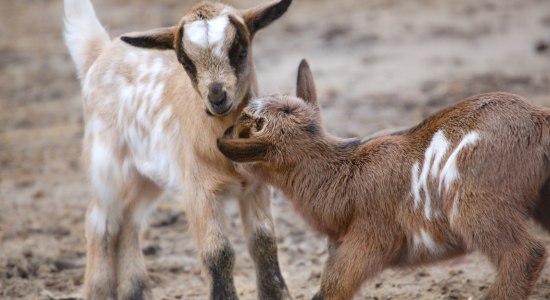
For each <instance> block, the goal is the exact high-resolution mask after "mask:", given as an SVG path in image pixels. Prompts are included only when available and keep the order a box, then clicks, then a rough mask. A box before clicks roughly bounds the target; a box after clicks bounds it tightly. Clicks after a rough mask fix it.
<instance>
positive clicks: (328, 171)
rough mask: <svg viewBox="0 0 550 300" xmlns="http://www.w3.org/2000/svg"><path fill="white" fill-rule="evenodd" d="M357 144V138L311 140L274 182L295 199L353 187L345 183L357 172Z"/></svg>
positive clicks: (325, 194)
mask: <svg viewBox="0 0 550 300" xmlns="http://www.w3.org/2000/svg"><path fill="white" fill-rule="evenodd" d="M357 147H358V143H357V142H356V140H354V139H353V140H352V139H340V138H336V137H332V136H329V135H327V136H324V137H323V138H322V139H319V140H316V141H314V142H313V143H312V144H310V145H309V147H308V148H310V149H309V150H308V151H307V152H305V153H302V155H300V157H299V159H297V160H296V163H294V164H292V165H290V166H285V168H284V169H285V170H281V172H279V174H278V176H277V179H276V180H277V182H276V183H274V184H275V185H278V187H279V188H280V189H281V190H282V191H283V192H284V193H285V194H286V195H287V196H288V197H290V198H295V199H296V201H302V200H306V199H317V198H319V197H329V198H330V197H334V196H336V195H334V193H333V192H334V191H337V190H349V189H350V187H347V186H346V185H348V184H350V182H351V181H352V180H349V179H350V176H351V177H353V176H355V175H356V173H357V172H358V170H357V167H358V161H357V157H356V153H357V152H356V151H355V150H356V148H357ZM330 192H332V193H330ZM327 200H328V199H327ZM329 201H330V200H329Z"/></svg>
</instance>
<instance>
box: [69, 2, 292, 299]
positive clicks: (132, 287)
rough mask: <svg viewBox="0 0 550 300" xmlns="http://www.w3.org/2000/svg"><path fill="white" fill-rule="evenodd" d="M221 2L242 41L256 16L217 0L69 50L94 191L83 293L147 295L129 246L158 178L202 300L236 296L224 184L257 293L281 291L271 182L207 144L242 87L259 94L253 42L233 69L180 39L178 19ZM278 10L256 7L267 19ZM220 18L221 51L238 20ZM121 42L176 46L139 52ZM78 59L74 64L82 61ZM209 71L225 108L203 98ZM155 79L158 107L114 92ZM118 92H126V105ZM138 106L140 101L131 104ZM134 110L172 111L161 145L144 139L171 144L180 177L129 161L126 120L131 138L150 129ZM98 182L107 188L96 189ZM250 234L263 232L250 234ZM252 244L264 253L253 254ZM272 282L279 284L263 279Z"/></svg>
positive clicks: (205, 12) (206, 14)
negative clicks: (201, 283)
mask: <svg viewBox="0 0 550 300" xmlns="http://www.w3.org/2000/svg"><path fill="white" fill-rule="evenodd" d="M289 4H290V1H283V2H279V1H274V2H271V3H270V4H269V5H267V6H263V7H264V8H265V9H273V7H279V6H280V5H283V6H285V10H286V7H288V5H289ZM224 9H227V11H228V13H229V14H231V17H232V19H231V20H232V22H233V23H235V22H239V26H241V27H239V28H240V30H241V31H242V32H244V38H246V39H247V44H246V45H247V47H251V44H252V36H251V34H250V33H249V30H248V29H246V30H243V26H245V25H244V24H246V20H245V18H247V17H257V16H256V15H254V14H251V12H250V11H249V10H245V11H239V10H236V9H234V8H231V7H229V6H226V5H224V4H219V3H216V4H213V3H210V2H203V3H201V4H198V5H196V6H195V7H194V8H193V9H192V10H191V11H190V12H189V13H187V14H186V15H185V16H184V17H183V18H182V21H181V22H180V24H179V25H177V26H173V27H167V28H159V29H155V30H150V31H146V32H141V33H133V34H128V35H124V36H123V37H122V38H116V39H114V40H112V41H108V40H103V41H101V43H100V42H98V41H97V40H90V41H88V43H87V48H88V49H89V51H87V53H86V54H85V57H78V53H77V55H76V56H74V57H73V58H74V59H75V62H76V64H77V67H79V70H81V71H82V72H81V75H82V86H83V96H84V101H83V102H84V115H85V118H86V131H85V137H84V151H83V152H84V155H83V156H84V161H85V163H86V165H87V166H88V169H89V173H90V174H91V176H90V177H91V178H92V182H93V184H94V185H93V187H94V192H95V194H96V195H97V197H96V198H95V199H94V200H93V201H92V202H91V204H90V207H89V209H88V212H87V225H86V238H87V256H88V257H87V266H86V275H85V283H84V290H85V295H86V298H87V299H101V300H104V299H151V298H152V296H153V295H152V291H151V285H150V283H149V280H148V278H147V272H146V268H145V263H144V260H143V255H142V252H141V248H140V245H139V244H140V243H139V233H140V229H141V225H140V224H141V222H144V218H145V213H144V212H143V211H144V210H147V209H148V208H150V207H151V206H152V205H153V203H154V202H155V200H156V199H157V198H158V196H159V194H160V193H161V192H162V191H163V190H165V189H175V190H176V191H177V192H180V193H181V197H182V200H183V202H184V204H185V206H186V212H187V217H188V219H189V222H190V224H191V228H192V230H193V233H194V236H195V240H196V243H197V247H198V250H199V251H198V252H199V255H200V258H201V261H202V263H203V266H204V274H205V275H206V276H207V279H208V282H209V284H210V297H211V298H212V299H236V298H237V292H236V290H235V287H234V284H233V276H232V271H233V263H234V253H233V250H232V248H231V244H230V243H229V241H228V240H227V238H226V236H225V234H224V232H223V211H222V210H221V205H220V201H222V200H224V199H225V198H227V197H228V196H230V195H233V194H234V195H235V196H236V197H238V199H239V203H240V208H241V214H242V218H243V224H244V227H245V228H244V229H245V234H246V236H247V240H248V243H249V248H250V251H251V253H252V256H253V258H254V262H255V263H256V266H257V274H258V278H259V279H258V289H259V291H258V294H259V295H265V294H266V293H270V297H271V298H272V299H283V298H290V295H289V293H288V291H287V288H286V285H285V283H284V280H282V277H281V276H280V270H279V265H278V260H277V246H276V244H275V233H274V228H273V221H272V216H271V212H270V194H269V189H268V187H267V186H266V185H265V184H262V183H258V182H256V181H255V180H254V179H251V178H247V177H243V176H242V175H240V174H238V173H237V172H236V171H235V168H234V165H233V164H232V162H231V161H229V160H228V159H226V158H225V157H224V156H223V155H222V154H220V153H219V152H218V151H217V150H216V146H215V144H214V143H215V140H216V137H217V136H219V135H220V134H221V133H222V132H223V131H224V129H225V128H227V127H228V126H229V125H230V124H232V123H233V122H234V121H235V119H236V118H237V117H238V116H239V114H240V112H241V111H242V109H243V107H244V106H245V105H246V104H247V102H248V100H249V98H250V97H251V96H252V95H255V94H256V93H257V83H256V75H255V72H254V66H253V57H252V51H248V55H247V56H246V57H245V61H244V62H243V65H244V67H243V68H242V69H241V70H240V71H239V72H235V70H234V69H233V67H232V66H231V64H230V63H229V60H228V58H227V57H214V55H212V54H209V53H208V51H206V49H198V48H197V47H194V46H193V45H191V44H190V43H188V42H186V41H183V39H184V38H183V32H182V30H183V26H184V24H185V23H186V22H189V21H193V20H197V19H209V18H212V17H214V16H217V15H218V14H219V13H220V12H221V11H222V10H224ZM261 12H262V10H257V13H261ZM245 13H246V16H245V15H244V14H245ZM281 15H282V13H281V14H279V15H269V16H267V17H263V18H264V19H265V20H264V21H266V22H268V23H271V22H272V21H274V20H275V19H277V18H278V17H280V16H281ZM266 25H267V24H266ZM227 28H228V29H227V32H226V39H225V40H224V46H223V47H224V49H226V50H227V49H229V47H230V46H231V45H232V40H233V39H234V38H235V28H236V27H234V26H228V27H227ZM128 44H131V45H134V46H138V47H142V48H155V49H160V50H166V49H168V50H170V49H173V50H175V51H153V50H150V51H148V50H143V49H136V48H134V47H132V46H130V45H128ZM176 45H181V46H182V47H180V46H178V47H176ZM184 48H185V49H184ZM178 51H180V52H178ZM181 51H184V52H185V53H181ZM174 52H176V53H174ZM131 55H133V56H134V58H133V60H132V59H131ZM135 57H137V58H139V60H136V58H135ZM183 57H185V58H186V59H187V60H188V61H184V59H182V58H183ZM178 60H179V63H178ZM80 61H84V63H83V64H82V65H80ZM159 62H160V63H161V65H162V66H164V68H165V69H163V70H161V72H158V74H156V75H154V74H152V73H144V72H143V71H140V68H139V67H142V69H143V67H150V66H154V65H155V63H157V64H158V63H159ZM185 62H187V63H190V64H191V65H192V66H194V68H196V73H195V74H191V72H190V69H189V66H186V65H185V64H184V63H185ZM182 64H183V65H184V66H183V67H182ZM140 72H141V73H140ZM140 74H141V75H140ZM143 74H146V75H143ZM142 75H143V76H142ZM109 76H111V77H109ZM153 76H154V77H153ZM114 79H116V80H114ZM213 82H220V83H221V84H223V87H224V89H225V91H226V92H227V94H228V101H227V106H228V107H230V109H229V110H228V111H227V112H221V113H220V112H218V111H215V110H213V109H212V107H211V105H210V103H209V102H208V88H207V87H208V85H209V84H211V83H213ZM159 83H161V84H162V86H163V89H162V95H161V97H160V101H159V104H158V106H154V105H152V104H150V103H149V102H151V101H154V100H151V99H150V98H152V97H149V98H147V96H144V95H142V94H140V93H139V92H135V94H132V95H133V96H132V97H133V98H131V99H130V100H129V99H127V98H128V97H126V98H124V97H123V96H122V95H123V94H124V93H128V91H131V92H132V93H134V90H132V89H137V88H144V89H149V90H150V89H151V88H150V87H148V86H149V85H151V84H156V85H158V84H159ZM125 101H126V102H130V101H133V102H131V105H128V104H125ZM143 105H149V106H146V108H147V109H140V107H141V106H143ZM205 109H206V111H207V112H209V114H207V113H205ZM143 112H145V113H150V116H149V115H147V117H148V118H149V119H148V121H149V122H152V123H153V124H155V123H154V122H156V121H157V120H158V119H160V118H161V117H162V114H163V112H164V113H166V112H169V113H170V114H169V118H167V119H166V120H165V121H164V123H163V124H164V126H163V128H162V129H163V130H164V131H163V133H164V134H167V133H170V135H168V134H167V136H165V137H162V141H168V142H169V144H168V145H164V146H163V145H160V146H159V145H151V144H149V145H146V146H147V147H151V148H154V149H156V150H159V149H160V150H163V151H168V150H170V151H173V152H174V153H176V154H175V157H174V160H173V161H170V165H175V166H176V167H177V169H178V174H180V175H181V178H180V179H181V187H176V188H174V187H172V186H170V184H168V183H166V181H167V180H168V179H170V177H169V176H165V177H162V176H163V175H161V177H162V178H158V177H155V176H151V175H150V174H147V173H145V172H143V171H142V170H141V169H139V168H138V167H137V166H138V164H137V163H136V158H135V157H136V156H139V155H140V154H139V153H137V152H136V151H135V149H136V147H133V148H132V145H131V144H132V141H129V138H128V137H127V136H128V135H129V134H130V133H129V132H128V130H129V129H128V128H132V129H133V130H134V129H135V130H136V132H137V133H135V134H139V135H138V137H139V138H137V139H136V140H135V141H133V142H134V143H138V144H139V143H142V142H143V141H150V140H151V139H152V138H154V134H155V133H154V132H153V130H152V129H151V126H149V127H147V126H146V124H147V122H143V120H142V119H139V118H143V116H142V115H140V113H141V114H143ZM98 124H99V125H98ZM136 124H137V125H136ZM161 124H162V123H161ZM173 128H176V130H172V129H173ZM156 134H157V135H158V133H156ZM143 144H145V142H143ZM155 147H156V148H155ZM98 149H99V150H100V151H98ZM94 153H95V154H94ZM97 153H100V155H101V156H100V158H101V159H99V160H97V159H94V155H98V154H97ZM154 155H161V153H155V154H154ZM107 162H108V163H107ZM152 162H154V160H152ZM170 174H171V173H170ZM164 175H166V174H165V173H164ZM170 176H171V175H170ZM180 188H181V190H179V189H180ZM106 191H107V192H108V193H107V194H108V196H105V194H106ZM232 191H233V192H232ZM92 212H94V213H92ZM258 235H260V236H266V237H268V238H267V240H270V241H273V242H272V243H268V242H262V243H258V242H257V241H258ZM258 253H263V255H262V256H258ZM274 286H276V287H277V291H274V290H273V287H274ZM262 297H263V296H262Z"/></svg>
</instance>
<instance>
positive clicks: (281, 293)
mask: <svg viewBox="0 0 550 300" xmlns="http://www.w3.org/2000/svg"><path fill="white" fill-rule="evenodd" d="M239 205H240V210H241V217H242V220H243V225H244V232H245V235H246V238H247V244H248V250H249V252H250V255H251V256H252V259H253V261H254V264H255V267H256V280H257V286H258V299H266V300H269V299H292V297H291V296H290V293H289V292H288V289H287V287H286V284H285V281H284V279H283V276H282V275H281V270H280V268H279V260H278V258H277V240H276V236H275V229H274V226H273V220H272V216H271V207H270V205H271V195H270V191H269V187H268V186H267V185H265V184H261V183H257V182H255V183H252V184H251V185H250V186H248V187H246V188H245V190H244V192H243V194H242V195H241V197H240V199H239Z"/></svg>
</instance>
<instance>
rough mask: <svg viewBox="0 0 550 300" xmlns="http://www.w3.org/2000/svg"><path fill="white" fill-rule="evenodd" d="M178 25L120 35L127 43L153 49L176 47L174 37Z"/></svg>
mask: <svg viewBox="0 0 550 300" xmlns="http://www.w3.org/2000/svg"><path fill="white" fill-rule="evenodd" d="M177 29H178V27H177V26H172V27H163V28H157V29H152V30H148V31H143V32H133V33H128V34H125V35H123V36H121V37H120V39H121V40H123V41H125V42H126V43H128V44H130V45H132V46H136V47H140V48H151V49H161V50H166V49H174V38H175V36H176V31H177Z"/></svg>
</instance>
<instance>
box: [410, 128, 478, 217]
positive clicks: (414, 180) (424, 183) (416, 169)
mask: <svg viewBox="0 0 550 300" xmlns="http://www.w3.org/2000/svg"><path fill="white" fill-rule="evenodd" d="M478 138H479V134H478V133H477V132H475V131H473V132H470V133H468V134H467V135H465V136H464V138H463V139H462V140H461V141H460V143H459V144H458V146H457V147H456V148H455V149H454V150H453V152H452V153H451V154H450V155H449V157H448V158H447V161H446V162H445V163H444V165H443V167H441V164H442V161H443V158H444V157H445V155H446V154H447V152H448V151H449V147H450V143H449V141H448V140H447V139H446V137H445V135H444V134H443V131H441V130H440V131H438V132H436V133H435V134H434V136H433V138H432V141H431V142H430V145H429V146H428V148H427V149H426V152H425V153H424V162H423V164H422V169H421V170H420V163H419V162H415V163H414V164H413V166H412V169H411V195H412V197H413V200H414V208H415V209H416V208H418V207H419V205H420V203H421V202H422V200H424V215H425V217H426V218H427V219H428V220H431V217H432V207H431V201H432V195H431V194H430V191H429V189H428V181H429V180H430V179H431V180H434V181H436V182H438V183H439V188H438V191H439V194H440V195H441V193H442V187H443V184H444V186H445V188H446V190H448V189H449V188H450V186H451V184H453V183H454V182H455V181H456V180H458V179H459V173H458V169H457V165H456V164H457V156H458V153H460V151H461V150H462V149H463V148H464V147H466V146H467V145H470V144H473V143H474V142H475V141H476V140H477V139H478ZM421 191H422V192H423V197H422V194H421ZM422 198H424V199H422Z"/></svg>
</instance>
